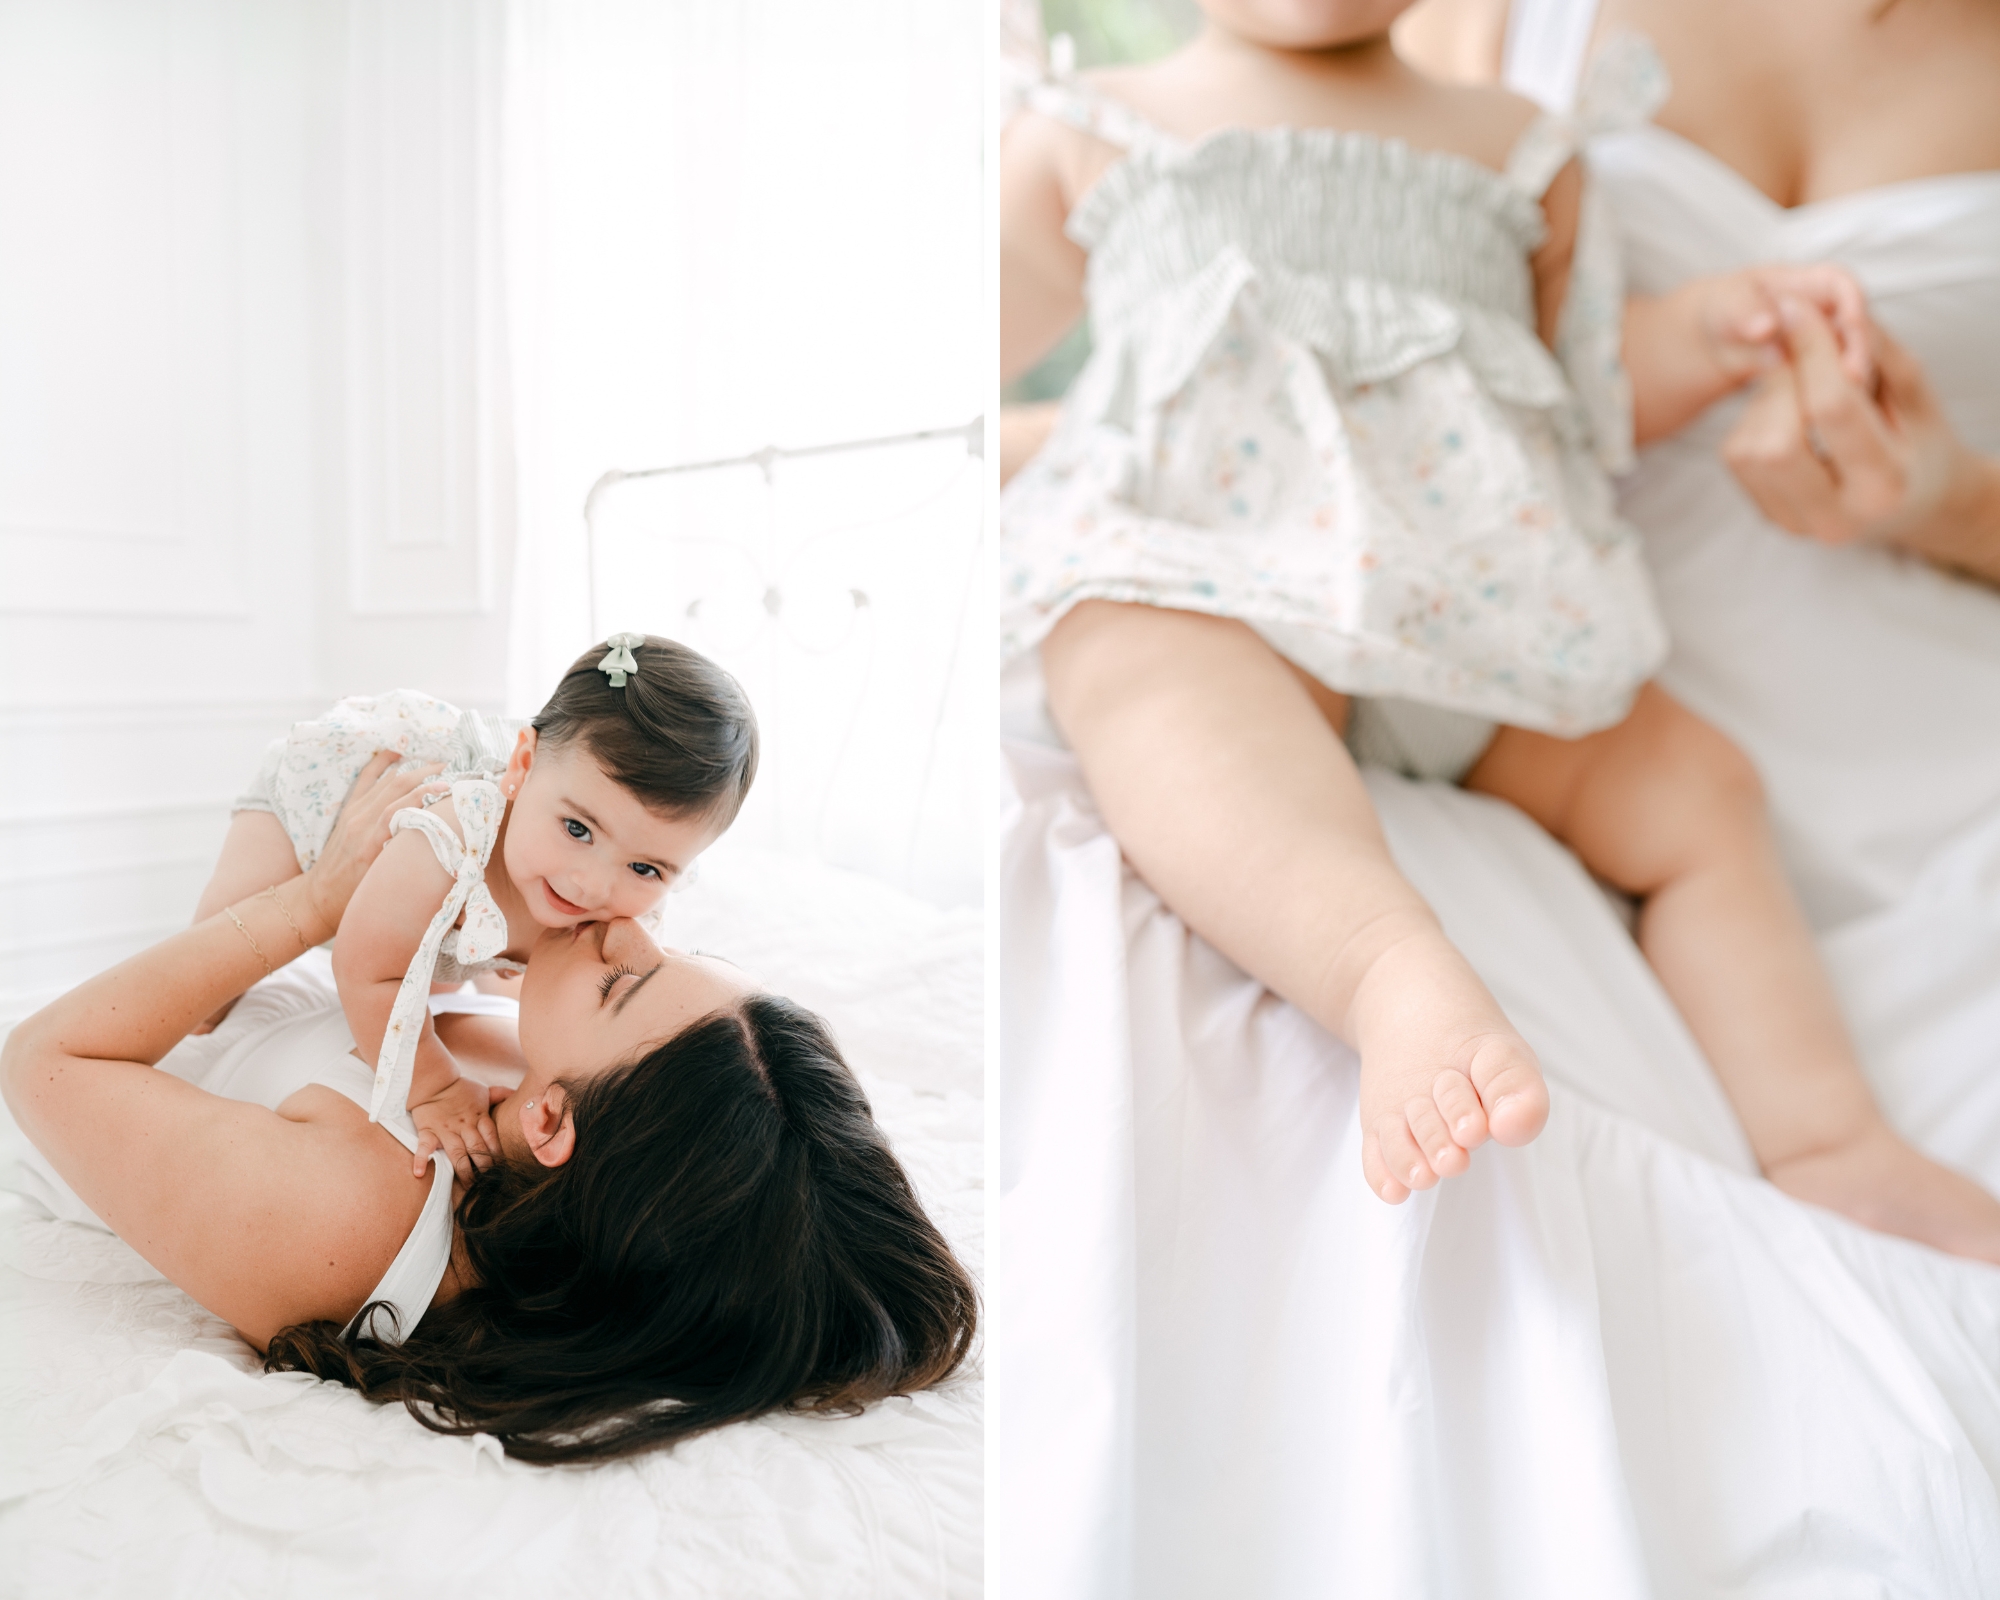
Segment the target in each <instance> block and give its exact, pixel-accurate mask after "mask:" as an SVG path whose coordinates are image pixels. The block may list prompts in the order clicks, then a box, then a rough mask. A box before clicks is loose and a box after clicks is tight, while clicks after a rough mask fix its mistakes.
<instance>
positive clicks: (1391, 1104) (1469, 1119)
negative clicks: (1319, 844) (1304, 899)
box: [1354, 931, 1549, 1205]
mask: <svg viewBox="0 0 2000 1600" xmlns="http://www.w3.org/2000/svg"><path fill="white" fill-rule="evenodd" d="M1354 1016H1355V1019H1356V1020H1355V1044H1356V1048H1357V1049H1358V1050H1359V1051H1360V1053H1361V1130H1362V1142H1361V1166H1362V1170H1363V1172H1364V1173H1365V1174H1366V1175H1367V1178H1368V1186H1369V1188H1371V1189H1373V1190H1374V1191H1375V1192H1376V1193H1377V1194H1379V1195H1380V1196H1381V1197H1382V1198H1383V1199H1384V1200H1387V1201H1388V1202H1389V1203H1390V1204H1391V1205H1398V1204H1400V1203H1401V1202H1402V1201H1404V1200H1406V1199H1407V1198H1409V1194H1410V1191H1411V1190H1412V1189H1428V1188H1429V1187H1430V1186H1431V1185H1432V1184H1434V1183H1436V1182H1437V1181H1438V1179H1440V1178H1450V1177H1455V1176H1456V1175H1457V1174H1459V1173H1461V1172H1463V1171H1465V1169H1466V1168H1467V1167H1468V1166H1470V1165H1471V1164H1472V1156H1471V1152H1472V1151H1473V1150H1474V1149H1476V1148H1477V1147H1478V1146H1479V1145H1482V1144H1484V1143H1485V1142H1486V1141H1487V1139H1489V1138H1492V1139H1497V1140H1498V1141H1499V1142H1500V1143H1501V1144H1508V1145H1519V1144H1526V1143H1527V1142H1528V1141H1529V1140H1530V1139H1532V1138H1534V1137H1535V1135H1536V1134H1538V1133H1540V1132H1541V1131H1542V1125H1543V1124H1544V1123H1545V1122H1547V1121H1548V1116H1549V1091H1548V1086H1547V1085H1546V1084H1544V1083H1543V1082H1542V1072H1541V1067H1540V1066H1539V1065H1538V1064H1537V1062H1536V1060H1535V1053H1534V1051H1532V1050H1530V1049H1529V1048H1528V1045H1527V1041H1526V1040H1524V1039H1523V1038H1522V1037H1521V1036H1520V1035H1519V1034H1518V1033H1516V1032H1515V1031H1514V1028H1513V1025H1512V1024H1511V1023H1509V1022H1508V1020H1507V1017H1506V1014H1505V1013H1504V1012H1502V1011H1501V1009H1500V1006H1499V1003H1498V1002H1497V1001H1495V1000H1494V998H1493V996H1492V995H1491V994H1489V993H1488V992H1487V989H1486V985H1485V984H1483V983H1481V982H1480V981H1479V977H1478V975H1477V974H1476V973H1475V972H1473V970H1472V968H1471V967H1470V966H1468V965H1467V964H1466V960H1465V958H1464V957H1463V956H1462V955H1460V954H1459V953H1458V951H1457V950H1456V949H1455V948H1454V947H1453V946H1452V944H1451V941H1450V940H1448V939H1446V938H1445V936H1444V934H1443V933H1442V932H1438V931H1433V932H1427V933H1422V934H1416V935H1412V936H1411V937H1409V938H1407V939H1404V940H1402V941H1401V942H1400V943H1398V944H1396V945H1394V946H1392V947H1391V948H1390V949H1388V950H1386V951H1384V952H1383V954H1382V955H1381V956H1379V957H1378V958H1377V959H1376V961H1375V963H1374V965H1373V966H1371V967H1370V968H1369V971H1368V976H1367V977H1366V978H1365V979H1363V980H1362V983H1361V986H1360V988H1359V989H1358V990H1357V991H1356V994H1355V1001H1354Z"/></svg>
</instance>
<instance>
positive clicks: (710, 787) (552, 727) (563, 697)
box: [530, 633, 757, 828]
mask: <svg viewBox="0 0 2000 1600" xmlns="http://www.w3.org/2000/svg"><path fill="white" fill-rule="evenodd" d="M610 648H611V646H610V645H609V644H608V643H607V644H598V645H592V646H591V647H590V648H589V649H588V650H586V651H584V653H583V654H582V655H580V656H578V657H577V658H576V663H575V665H573V666H572V667H571V668H570V669H569V671H567V672H565V673H564V674H563V676H562V681H561V682H560V683H558V684H557V685H556V692H555V693H554V694H552V695H550V696H549V703H548V704H547V705H545V706H543V707H542V709H541V711H540V712H539V713H537V714H536V716H535V718H534V720H533V722H532V723H530V726H531V727H533V728H534V729H535V731H536V732H537V734H538V735H539V736H540V738H541V740H542V742H543V743H544V744H545V745H546V746H548V747H550V748H560V747H562V746H564V745H568V744H581V745H582V746H583V748H584V749H585V750H587V751H589V752H590V755H591V757H592V759H593V760H595V761H596V762H597V764H598V765H599V766H600V767H602V768H603V769H604V770H605V771H606V772H607V773H609V774H610V775H611V777H612V778H613V779H614V780H615V781H616V782H618V783H620V784H622V785H623V786H624V787H625V788H627V789H630V790H631V791H632V793H633V794H635V795H636V796H638V798H639V801H640V803H641V804H642V805H645V806H647V807H650V808H651V809H652V810H654V811H656V812H659V813H661V814H663V815H666V816H670V817H686V816H699V817H713V818H715V820H716V821H718V822H720V823H721V824H722V826H723V827H725V828H726V827H728V826H729V824H730V823H731V822H733V821H735V819H736V813H737V812H738V811H740V810H742V809H743V800H744V797H745V796H746V795H748V794H749V792H750V783H751V780H752V779H754V778H755V777H756V776H757V716H756V713H755V712H753V711H752V710H751V709H750V701H749V698H748V697H747V696H746V695H745V694H744V693H743V686H742V685H741V684H739V683H738V682H737V681H736V680H735V679H734V678H732V677H731V676H730V675H729V674H728V673H726V672H724V671H723V670H722V668H720V667H718V666H717V665H716V664H715V663H714V662H713V661H711V660H709V659H708V657H707V656H704V655H701V654H699V653H698V652H696V651H693V650H690V649H689V648H688V647H687V646H686V645H684V644H676V643H675V642H674V641H673V640H672V639H663V638H661V637H660V636H659V635H658V634H653V633H649V634H647V635H646V636H645V640H644V642H643V643H641V644H636V645H634V646H632V659H633V660H634V661H636V662H637V663H638V664H639V665H638V671H636V672H627V673H626V674H625V675H624V676H625V683H624V686H623V687H622V688H614V687H612V683H611V675H610V674H609V673H607V672H605V671H603V670H602V669H601V668H600V667H599V666H598V662H600V661H602V660H603V659H604V658H605V655H606V654H607V653H608V652H609V650H610Z"/></svg>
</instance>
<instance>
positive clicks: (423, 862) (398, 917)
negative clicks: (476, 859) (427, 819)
mask: <svg viewBox="0 0 2000 1600" xmlns="http://www.w3.org/2000/svg"><path fill="white" fill-rule="evenodd" d="M437 811H438V813H439V814H440V815H441V816H442V817H443V818H444V820H445V822H446V823H447V824H448V825H455V821H456V819H455V818H454V817H453V816H452V815H451V802H450V801H449V800H446V801H444V802H442V803H441V804H440V805H439V806H438V807H437ZM450 889H451V875H450V874H449V873H448V872H446V871H445V870H444V868H443V867H441V866H440V865H439V864H438V859H437V856H436V855H435V853H433V851H432V850H431V847H430V844H429V842H428V841H427V840H425V839H424V837H423V836H422V835H421V834H419V833H417V832H415V831H414V830H411V831H407V832H403V833H399V834H397V835H395V836H394V837H393V838H392V839H390V841H389V843H388V845H387V847H385V848H384V850H383V851H382V854H381V855H380V856H379V857H378V858H377V859H376V862H375V865H374V866H372V867H371V868H369V870H368V876H367V877H365V878H364V879H362V881H361V887H360V888H359V889H357V890H355V892H354V898H353V899H352V900H351V901H349V902H348V907H347V915H346V916H345V917H344V918H342V920H341V924H340V932H339V934H338V935H336V937H335V939H334V944H333V976H334V982H335V983H336V984H337V985H338V986H339V990H340V1003H341V1008H342V1010H343V1011H345V1012H346V1014H347V1026H348V1029H349V1031H350V1032H352V1033H353V1035H354V1043H355V1046H356V1048H357V1049H358V1050H359V1052H360V1054H361V1057H362V1059H363V1060H365V1061H368V1062H370V1063H373V1062H375V1061H376V1060H378V1059H379V1058H380V1056H381V1053H382V1038H383V1035H384V1034H386V1033H387V1032H388V1029H389V1014H390V1012H391V1011H392V1010H393V1009H394V1008H395V1004H396V995H397V993H398V992H399V991H400V989H401V988H402V984H403V974H404V973H405V972H407V971H408V970H409V966H410V960H411V958H412V957H413V956H415V955H416V953H417V948H418V946H419V945H421V944H422V943H423V938H424V930H425V929H427V928H428V927H429V926H430V921H431V918H432V917H434V916H435V915H436V914H437V909H438V907H439V906H440V905H441V904H443V902H444V897H445V895H446V894H447V893H448V892H449V891H450ZM488 1104H489V1096H488V1092H487V1090H486V1087H485V1085H483V1084H480V1083H476V1082H474V1081H473V1080H471V1079H468V1078H464V1077H462V1076H461V1075H460V1073H459V1070H458V1063H457V1062H456V1061H454V1060H453V1059H452V1056H451V1052H450V1051H449V1050H447V1049H446V1048H445V1047H444V1044H443V1042H442V1041H441V1040H440V1039H439V1038H438V1035H437V1028H436V1027H435V1025H434V1024H433V1023H432V1021H431V1018H430V1016H429V1014H428V1013H426V1014H425V1017H424V1029H423V1032H422V1034H421V1035H419V1037H418V1039H417V1052H416V1061H415V1066H414V1069H413V1072H412V1076H411V1079H410V1096H409V1111H410V1115H411V1117H412V1119H413V1120H414V1121H415V1122H416V1125H417V1131H418V1133H419V1134H420V1135H422V1137H421V1138H420V1139H419V1141H418V1144H417V1152H416V1161H415V1170H416V1173H417V1175H418V1176H420V1177H421V1176H422V1175H423V1172H424V1169H425V1168H426V1167H427V1166H428V1165H429V1162H430V1154H431V1151H432V1150H435V1149H442V1150H444V1151H445V1153H446V1154H447V1155H448V1156H450V1158H451V1164H452V1166H453V1168H454V1169H455V1170H456V1171H457V1173H458V1175H459V1178H460V1180H461V1181H464V1182H470V1181H471V1179H472V1176H473V1168H474V1167H475V1166H483V1165H485V1164H486V1162H487V1161H488V1160H490V1159H491V1158H492V1157H493V1156H495V1155H497V1154H498V1153H499V1149H500V1140H499V1136H498V1133H497V1131H496V1130H495V1129H494V1126H493V1122H492V1118H491V1117H490V1116H489V1115H488V1114H487V1110H488Z"/></svg>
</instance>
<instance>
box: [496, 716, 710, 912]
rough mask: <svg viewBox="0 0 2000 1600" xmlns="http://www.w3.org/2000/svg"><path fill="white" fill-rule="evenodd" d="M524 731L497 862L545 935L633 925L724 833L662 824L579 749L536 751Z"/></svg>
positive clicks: (683, 821) (701, 825) (686, 822)
mask: <svg viewBox="0 0 2000 1600" xmlns="http://www.w3.org/2000/svg"><path fill="white" fill-rule="evenodd" d="M537 743H538V741H537V740H536V738H535V733H534V730H533V729H532V728H531V729H529V730H528V731H527V732H526V733H525V734H523V735H522V742H521V743H520V744H519V745H517V746H516V747H515V751H514V759H513V760H512V761H511V762H510V763H509V764H508V767H507V776H506V777H505V778H504V779H502V780H501V782H502V786H503V787H504V786H505V785H507V784H510V783H511V784H513V785H515V790H514V809H513V812H512V813H511V815H510V816H509V818H508V821H507V838H506V840H505V842H504V844H503V845H502V856H503V859H504V861H505V864H506V868H507V876H508V877H509V878H511V879H512V880H513V883H514V887H515V888H516V889H517V890H519V891H520V895H521V898H522V900H523V901H524V902H525V903H526V904H527V908H528V915H530V916H531V917H533V918H534V919H535V921H537V922H539V923H540V924H541V925H542V926H543V927H545V928H571V927H575V926H576V925H577V924H578V923H580V922H609V921H611V920H613V919H615V918H618V917H637V916H642V915H644V914H645V913H646V912H648V911H650V910H652V909H653V907H654V906H656V905H658V904H659V903H660V897H661V896H662V895H664V894H665V893H666V892H667V888H668V886H669V885H670V884H672V882H673V881H674V879H675V878H677V877H679V876H680V874H681V873H682V872H684V871H686V870H687V867H688V865H689V863H690V862H692V861H693V860H694V858H695V857H696V856H698V855H700V854H701V853H702V851H704V850H706V849H707V848H708V847H709V846H710V845H711V844H713V843H714V842H715V840H716V836H717V835H718V834H720V833H721V832H722V829H721V828H720V827H719V826H718V825H717V824H716V823H715V822H714V821H712V820H710V819H708V818H705V817H662V816H660V815H659V814H658V813H657V812H654V811H651V810H649V809H647V808H646V807H645V806H643V805H641V804H640V803H639V800H638V797H637V796H636V795H634V794H633V793H632V792H631V790H629V789H627V788H625V787H623V786H622V785H621V784H619V783H618V782H617V781H616V780H615V779H613V778H612V777H611V776H610V775H609V774H608V773H606V772H605V771H604V769H603V768H602V767H600V766H599V765H598V764H597V763H596V762H595V761H594V760H592V759H591V756H590V753H589V752H588V751H587V750H585V749H584V748H583V747H582V745H580V744H572V745H570V746H569V747H567V748H566V749H559V750H546V751H543V750H538V749H537Z"/></svg>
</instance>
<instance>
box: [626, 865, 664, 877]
mask: <svg viewBox="0 0 2000 1600" xmlns="http://www.w3.org/2000/svg"><path fill="white" fill-rule="evenodd" d="M628 865H629V866H630V867H631V868H632V870H633V871H634V872H636V873H638V874H639V876H640V877H642V878H657V877H658V876H659V875H660V869H659V868H658V867H656V866H654V865H653V864H652V863H651V862H647V861H633V862H630V863H628Z"/></svg>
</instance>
